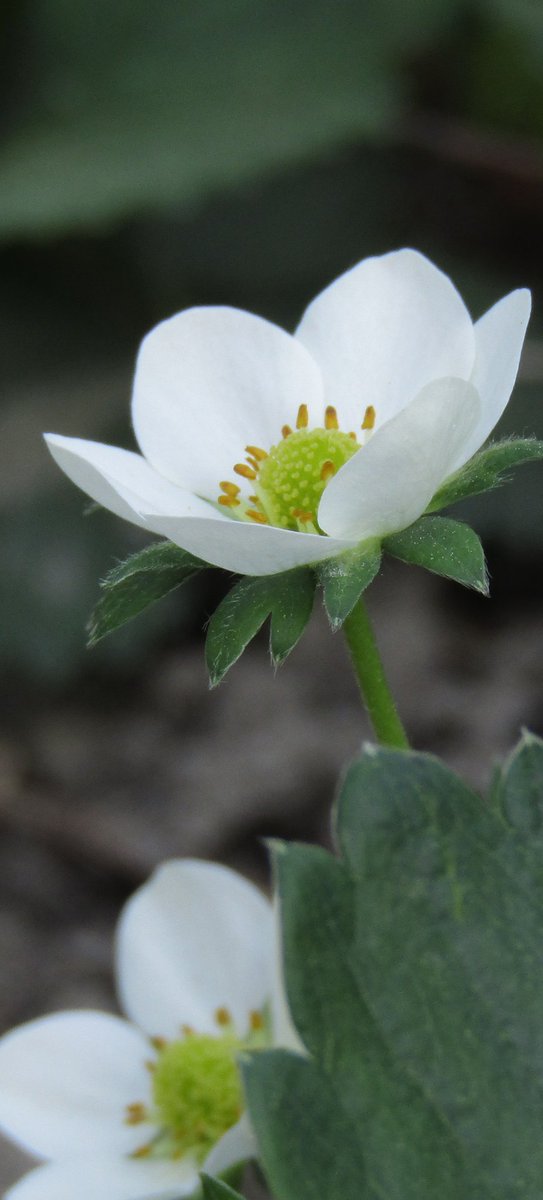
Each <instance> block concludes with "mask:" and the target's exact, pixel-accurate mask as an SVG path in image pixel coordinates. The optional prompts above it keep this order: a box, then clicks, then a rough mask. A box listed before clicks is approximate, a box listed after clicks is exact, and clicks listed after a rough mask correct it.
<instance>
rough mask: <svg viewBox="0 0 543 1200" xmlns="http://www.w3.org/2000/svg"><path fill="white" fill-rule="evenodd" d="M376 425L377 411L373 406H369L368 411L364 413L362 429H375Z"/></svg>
mask: <svg viewBox="0 0 543 1200" xmlns="http://www.w3.org/2000/svg"><path fill="white" fill-rule="evenodd" d="M374 425H375V409H374V407H373V404H368V407H367V408H366V411H365V413H364V420H363V421H362V425H361V428H362V429H373V426H374Z"/></svg>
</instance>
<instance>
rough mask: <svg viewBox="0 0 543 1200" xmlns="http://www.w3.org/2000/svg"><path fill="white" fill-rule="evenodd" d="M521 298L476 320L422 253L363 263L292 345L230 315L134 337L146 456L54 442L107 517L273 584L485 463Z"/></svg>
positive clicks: (523, 310) (520, 318)
mask: <svg viewBox="0 0 543 1200" xmlns="http://www.w3.org/2000/svg"><path fill="white" fill-rule="evenodd" d="M529 313H530V295H529V292H528V291H526V290H525V289H521V290H518V291H514V292H512V293H510V295H508V296H505V297H504V298H503V299H502V300H500V301H499V302H498V303H497V304H495V305H494V307H493V308H491V309H490V310H489V311H488V312H487V313H486V314H485V315H484V316H483V317H482V318H481V319H480V320H479V321H477V322H476V323H475V324H474V323H473V322H472V320H471V318H470V316H469V313H468V311H467V309H466V307H465V305H464V303H463V301H462V299H461V297H460V296H459V294H458V292H457V291H456V289H455V287H454V286H453V284H452V283H451V281H450V279H449V278H448V277H447V276H446V275H444V274H443V273H442V272H441V271H439V270H438V269H437V268H436V267H435V266H433V265H432V263H430V262H429V261H428V259H426V258H425V257H424V256H423V255H421V254H419V253H417V252H415V251H413V250H400V251H397V252H394V253H391V254H385V255H383V256H382V257H379V258H368V259H365V260H364V261H363V262H361V263H359V264H358V266H356V267H353V269H352V270H350V271H347V272H346V273H345V274H344V275H342V276H340V278H339V279H337V280H336V281H335V282H334V283H332V284H331V285H330V286H329V287H328V288H326V289H325V290H324V291H323V292H322V293H321V294H320V295H319V296H317V297H316V299H315V300H314V301H313V302H312V303H311V304H310V305H309V307H308V309H307V310H306V312H305V314H304V316H303V317H302V320H301V322H300V324H299V326H298V328H297V330H296V332H295V334H294V335H293V336H291V335H290V334H288V333H286V332H285V331H284V330H282V329H279V328H278V327H277V326H275V325H273V324H271V323H270V322H269V321H266V320H263V319H262V318H260V317H257V316H254V315H252V314H250V313H247V312H242V311H239V310H237V309H233V308H227V307H216V308H215V307H209V308H192V309H188V310H186V311H185V312H182V313H179V314H178V315H177V316H174V317H172V318H170V319H169V320H166V321H163V322H162V323H161V324H160V325H158V326H157V327H156V328H155V329H153V330H152V331H151V332H150V333H149V334H148V335H147V337H146V338H145V339H144V341H143V343H142V346H141V349H140V353H139V357H138V361H137V366H136V375H135V381H134V391H133V399H132V418H133V424H134V430H135V434H136V438H137V440H138V442H139V445H140V447H141V451H142V453H141V454H136V453H133V452H131V451H128V450H122V449H118V448H116V447H113V446H106V445H102V444H100V443H97V442H89V441H81V440H79V439H77V438H65V437H61V436H58V435H55V434H50V435H48V437H47V442H48V445H49V448H50V450H51V453H52V454H53V456H54V458H55V459H56V461H57V463H58V464H59V466H61V467H62V469H63V470H64V471H65V472H66V474H67V475H69V477H70V478H71V479H72V480H73V482H74V483H76V484H77V485H78V486H79V487H81V488H82V489H83V491H85V492H87V493H88V495H90V496H91V497H92V498H93V499H94V500H96V501H97V502H98V503H99V504H102V505H103V506H104V507H106V508H109V509H110V510H111V511H112V512H114V513H116V514H117V515H118V516H121V517H124V518H125V519H127V520H129V521H132V522H134V523H135V524H136V525H141V526H143V527H144V528H146V529H148V530H149V531H150V532H154V533H158V534H161V535H163V536H164V537H166V538H168V539H169V540H170V541H172V542H174V543H176V544H177V545H178V546H180V547H182V548H183V549H184V550H186V551H188V552H190V553H191V554H193V555H195V556H197V557H198V558H200V559H203V560H204V561H206V562H209V563H211V564H213V565H216V566H218V567H223V568H225V569H226V570H229V571H234V572H237V573H240V574H249V575H267V574H274V573H276V572H280V571H285V570H288V569H290V568H294V567H298V566H303V565H308V564H313V563H318V562H322V561H323V560H326V559H329V558H332V557H335V556H337V555H339V554H341V553H343V552H344V551H347V550H349V549H352V548H354V547H355V546H357V545H359V544H360V543H362V542H364V541H367V540H369V539H377V540H379V539H382V538H384V537H386V536H387V535H390V534H393V533H395V532H398V531H400V530H403V529H405V528H406V527H408V526H409V525H411V524H412V523H413V522H414V521H416V520H417V519H418V517H420V516H421V514H422V513H424V511H425V510H426V508H427V506H428V504H429V502H430V500H431V499H432V496H433V495H434V494H435V493H436V491H437V490H438V488H439V487H440V486H441V484H442V483H443V482H444V481H445V480H446V479H447V478H448V477H449V476H450V475H452V474H453V473H454V472H455V471H457V470H458V469H459V468H460V467H462V466H463V465H464V464H465V463H466V462H467V461H468V460H469V459H470V458H471V457H472V456H473V455H474V453H475V452H476V451H477V450H478V448H479V447H480V446H481V445H482V443H483V442H484V441H485V439H486V438H487V437H488V435H489V434H490V432H491V430H492V429H493V428H494V425H495V424H496V422H497V421H498V419H499V417H500V416H501V413H502V412H503V409H504V408H505V405H506V404H507V401H508V399H509V396H510V394H511V391H512V388H513V384H514V381H515V378H516V374H517V370H518V364H519V358H520V353H521V349H522V344H523V340H524V335H525V331H526V325H527V322H528V318H529Z"/></svg>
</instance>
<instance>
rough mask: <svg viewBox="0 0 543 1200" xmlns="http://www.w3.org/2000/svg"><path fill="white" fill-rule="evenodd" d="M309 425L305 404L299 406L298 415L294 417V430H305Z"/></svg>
mask: <svg viewBox="0 0 543 1200" xmlns="http://www.w3.org/2000/svg"><path fill="white" fill-rule="evenodd" d="M308 425H309V411H308V408H307V404H300V407H299V409H298V415H297V417H296V429H307V426H308Z"/></svg>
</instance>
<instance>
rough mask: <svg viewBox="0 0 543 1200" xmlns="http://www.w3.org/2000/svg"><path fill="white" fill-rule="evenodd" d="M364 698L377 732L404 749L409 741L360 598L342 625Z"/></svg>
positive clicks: (381, 739)
mask: <svg viewBox="0 0 543 1200" xmlns="http://www.w3.org/2000/svg"><path fill="white" fill-rule="evenodd" d="M343 630H344V633H345V637H346V640H347V645H348V647H349V650H350V652H351V658H352V662H353V667H354V670H355V675H356V678H357V680H358V686H359V688H360V691H361V693H362V699H363V701H364V703H365V705H366V708H367V710H368V713H369V716H370V720H371V723H372V725H373V728H374V731H375V736H376V738H377V740H378V741H379V742H381V743H382V744H383V745H384V746H395V747H396V748H397V749H398V750H405V749H406V748H408V747H409V742H408V740H407V736H406V733H405V729H404V727H403V725H402V723H401V721H400V718H399V716H398V712H397V709H396V705H395V703H394V699H393V696H392V693H391V691H390V688H389V686H388V683H387V681H386V677H385V672H384V668H383V664H382V662H381V656H380V654H379V651H378V649H377V643H376V641H375V636H374V633H373V629H372V627H371V624H370V619H369V617H368V612H367V609H366V605H365V603H364V601H363V600H362V599H360V600H359V601H358V603H357V605H356V606H355V608H353V611H352V612H351V613H350V614H349V616H348V617H347V620H346V621H345V624H344V626H343Z"/></svg>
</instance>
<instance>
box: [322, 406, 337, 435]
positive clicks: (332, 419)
mask: <svg viewBox="0 0 543 1200" xmlns="http://www.w3.org/2000/svg"><path fill="white" fill-rule="evenodd" d="M324 428H325V429H339V421H338V419H337V412H336V410H335V408H334V406H333V404H329V405H328V406H327V408H326V412H325V414H324Z"/></svg>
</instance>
